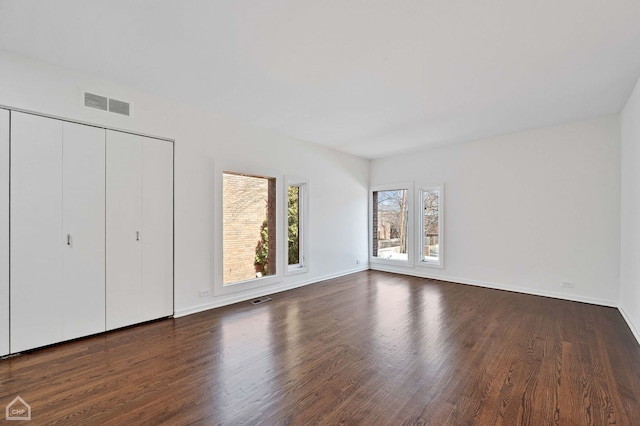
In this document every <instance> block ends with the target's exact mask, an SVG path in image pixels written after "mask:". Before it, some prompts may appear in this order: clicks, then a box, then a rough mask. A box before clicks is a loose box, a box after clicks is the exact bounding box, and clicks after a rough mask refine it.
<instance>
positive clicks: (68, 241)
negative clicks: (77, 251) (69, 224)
mask: <svg viewBox="0 0 640 426" xmlns="http://www.w3.org/2000/svg"><path fill="white" fill-rule="evenodd" d="M67 245H68V246H69V247H71V234H67Z"/></svg>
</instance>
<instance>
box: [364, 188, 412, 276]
mask: <svg viewBox="0 0 640 426" xmlns="http://www.w3.org/2000/svg"><path fill="white" fill-rule="evenodd" d="M398 189H406V190H407V212H408V219H407V260H400V259H380V258H378V257H374V256H373V193H374V192H375V191H390V190H398ZM413 203H414V196H413V182H400V183H395V184H389V185H376V186H372V187H370V188H369V263H370V264H379V265H393V266H402V267H413V264H414V258H415V255H414V254H413V251H414V250H415V242H414V240H415V238H414V234H415V230H414V229H413V228H414V226H413V225H414V223H415V220H414V208H413Z"/></svg>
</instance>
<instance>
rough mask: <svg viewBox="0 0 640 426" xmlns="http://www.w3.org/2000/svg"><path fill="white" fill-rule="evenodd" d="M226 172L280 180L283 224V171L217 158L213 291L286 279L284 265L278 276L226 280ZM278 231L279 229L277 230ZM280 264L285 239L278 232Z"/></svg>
mask: <svg viewBox="0 0 640 426" xmlns="http://www.w3.org/2000/svg"><path fill="white" fill-rule="evenodd" d="M224 172H229V173H239V174H247V175H253V176H264V177H270V178H275V179H276V185H275V186H276V222H277V223H278V224H281V223H282V220H281V218H282V198H283V196H282V181H283V176H282V173H280V172H278V171H276V170H273V169H269V168H265V167H260V166H252V165H247V164H238V163H233V162H226V161H225V162H220V161H216V163H215V166H214V179H213V183H214V188H213V202H214V207H213V217H214V239H213V240H214V244H213V252H214V271H213V294H214V296H221V295H226V294H232V293H237V292H240V291H245V290H251V289H255V288H258V287H264V286H268V285H273V284H277V283H280V282H282V276H283V272H282V268H281V267H277V268H276V273H275V274H274V275H269V276H266V277H261V278H253V279H250V280H246V281H239V282H235V283H231V284H224V283H223V268H224V260H223V241H222V238H223V235H224V234H223V229H222V220H223V214H222V182H223V178H222V175H223V173H224ZM276 231H277V230H276ZM275 234H276V265H281V264H282V262H281V260H280V259H282V257H283V256H284V253H285V252H284V250H283V248H284V240H283V238H282V235H283V233H282V232H279V231H277V232H276V233H275Z"/></svg>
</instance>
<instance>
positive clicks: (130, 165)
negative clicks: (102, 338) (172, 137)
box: [107, 131, 173, 330]
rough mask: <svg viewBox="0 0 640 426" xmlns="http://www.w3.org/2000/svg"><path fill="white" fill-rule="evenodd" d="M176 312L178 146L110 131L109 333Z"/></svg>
mask: <svg viewBox="0 0 640 426" xmlns="http://www.w3.org/2000/svg"><path fill="white" fill-rule="evenodd" d="M172 314H173V144H172V143H171V142H166V141H162V140H157V139H152V138H147V137H143V136H138V135H131V134H127V133H121V132H116V131H108V132H107V329H108V330H112V329H114V328H119V327H124V326H127V325H131V324H136V323H139V322H143V321H149V320H153V319H157V318H162V317H166V316H169V315H172Z"/></svg>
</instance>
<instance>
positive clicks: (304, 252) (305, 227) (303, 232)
mask: <svg viewBox="0 0 640 426" xmlns="http://www.w3.org/2000/svg"><path fill="white" fill-rule="evenodd" d="M289 186H298V187H299V188H300V193H301V194H302V202H301V203H300V204H299V206H298V214H299V217H300V219H299V225H298V226H299V229H298V236H299V238H300V257H301V258H302V259H301V262H300V263H298V264H295V265H289V202H288V196H283V207H284V215H283V216H284V218H283V219H284V220H283V221H282V229H283V230H284V232H283V238H284V241H285V246H286V247H285V250H284V252H285V255H284V256H283V257H282V259H283V262H282V264H283V271H284V275H296V274H304V273H307V272H309V181H308V180H307V179H303V178H298V177H293V176H285V179H284V191H283V194H288V191H289Z"/></svg>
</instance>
